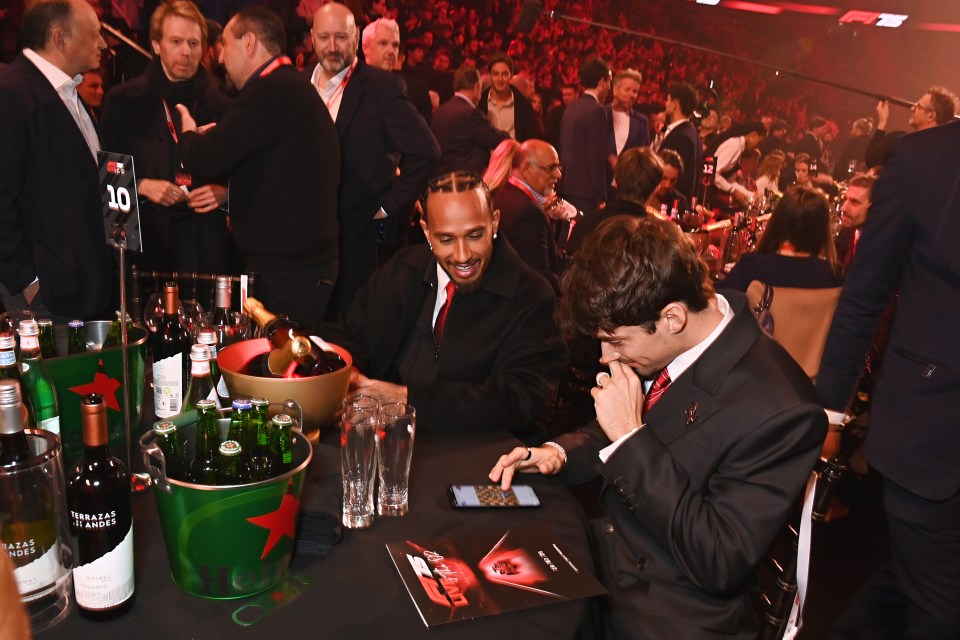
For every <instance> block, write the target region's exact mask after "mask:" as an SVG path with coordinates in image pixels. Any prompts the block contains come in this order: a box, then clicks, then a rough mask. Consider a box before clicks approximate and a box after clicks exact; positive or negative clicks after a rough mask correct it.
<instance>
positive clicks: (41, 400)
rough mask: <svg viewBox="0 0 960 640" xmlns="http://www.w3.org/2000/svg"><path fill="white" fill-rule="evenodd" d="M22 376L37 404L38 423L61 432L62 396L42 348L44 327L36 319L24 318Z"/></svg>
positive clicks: (34, 409)
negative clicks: (58, 393)
mask: <svg viewBox="0 0 960 640" xmlns="http://www.w3.org/2000/svg"><path fill="white" fill-rule="evenodd" d="M19 333H20V378H21V380H22V381H23V386H24V391H26V393H27V394H28V395H29V396H30V404H32V405H33V411H34V418H35V420H36V422H35V424H36V425H37V426H38V427H39V428H41V429H46V430H47V431H49V432H50V433H55V434H59V433H60V398H59V397H58V396H57V385H56V384H55V383H54V382H53V376H51V375H50V371H49V370H48V369H47V365H46V364H44V362H43V356H42V355H41V352H40V327H39V325H38V324H37V321H36V320H21V321H20V327H19Z"/></svg>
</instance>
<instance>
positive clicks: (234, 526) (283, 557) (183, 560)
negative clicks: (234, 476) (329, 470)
mask: <svg viewBox="0 0 960 640" xmlns="http://www.w3.org/2000/svg"><path fill="white" fill-rule="evenodd" d="M188 415H189V414H188ZM183 418H185V417H181V416H177V419H176V420H173V421H174V422H185V424H180V425H178V430H179V431H180V433H181V436H182V439H183V442H184V448H185V450H186V459H187V460H191V459H192V457H193V440H194V435H195V432H196V424H195V423H194V422H189V423H186V422H187V421H188V420H190V419H189V418H187V419H183ZM194 420H195V418H194ZM229 424H230V421H229V419H223V418H221V419H220V437H221V439H222V440H225V439H226V435H227V431H228V430H229ZM293 440H294V442H293V447H294V448H293V469H291V470H290V471H288V472H286V473H284V474H282V475H279V476H276V477H273V478H269V479H267V480H262V481H260V482H253V483H250V484H244V485H231V486H210V485H203V484H193V483H191V482H186V481H183V480H174V479H172V478H167V477H166V471H165V469H166V466H165V464H164V460H163V453H162V452H161V451H160V448H159V446H157V444H156V436H155V435H154V433H153V431H152V430H151V431H149V432H147V433H145V434H143V435H142V436H141V437H140V451H141V453H142V455H143V462H144V464H145V466H146V468H147V470H148V471H149V472H150V475H151V477H152V478H153V484H154V489H153V495H154V498H156V502H157V512H158V513H159V516H160V524H161V526H162V528H163V538H164V541H165V543H166V546H167V557H168V560H169V562H170V573H171V574H172V576H173V580H174V582H175V583H176V584H177V586H178V587H180V588H181V589H183V590H184V591H186V592H187V593H190V594H192V595H195V596H200V597H203V598H212V599H216V600H229V599H232V598H243V597H245V596H250V595H253V594H256V593H260V592H261V591H266V590H267V589H269V588H271V587H273V586H274V585H276V584H277V583H279V582H280V581H281V580H282V579H283V578H284V576H286V574H287V570H288V568H289V566H290V559H291V557H292V556H293V547H294V536H295V532H296V518H297V512H298V511H299V508H300V492H301V491H302V489H303V483H304V479H305V477H306V470H307V466H308V465H309V464H310V460H311V459H312V458H313V449H312V447H311V446H310V443H309V442H308V441H307V439H306V438H305V437H303V434H301V433H300V432H299V431H298V430H295V431H294V439H293Z"/></svg>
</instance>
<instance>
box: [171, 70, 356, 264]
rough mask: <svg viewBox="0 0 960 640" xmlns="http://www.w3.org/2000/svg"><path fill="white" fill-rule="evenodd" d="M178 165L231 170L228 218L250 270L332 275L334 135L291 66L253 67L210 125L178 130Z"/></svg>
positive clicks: (334, 252) (337, 160)
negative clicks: (265, 70) (310, 270)
mask: <svg viewBox="0 0 960 640" xmlns="http://www.w3.org/2000/svg"><path fill="white" fill-rule="evenodd" d="M180 157H181V158H182V159H183V163H184V166H185V167H186V168H187V169H188V170H190V171H192V172H198V173H206V174H213V175H218V174H221V175H229V176H230V221H231V224H232V227H233V236H234V239H235V240H236V242H237V247H238V248H239V249H240V251H241V252H242V253H243V257H244V259H245V260H246V262H247V266H248V268H250V269H254V270H261V269H277V268H289V267H297V266H306V265H310V266H314V267H321V268H322V269H323V273H324V274H326V275H325V279H327V278H329V279H330V280H331V281H332V280H333V279H334V278H335V277H336V273H337V215H336V212H337V185H338V183H339V180H340V154H339V140H338V138H337V132H336V129H335V128H334V126H333V121H332V120H331V119H330V114H329V113H328V112H327V109H326V107H325V106H324V104H323V100H321V99H320V96H319V95H317V91H316V89H314V88H313V86H311V85H310V83H307V82H304V81H303V78H301V77H300V73H299V72H298V71H297V70H296V69H294V68H293V67H292V66H282V67H279V68H278V69H276V70H275V71H274V72H273V73H270V74H269V75H267V76H265V77H259V71H255V72H254V73H253V74H252V76H251V77H250V79H248V80H247V83H246V84H245V85H244V87H243V90H242V91H241V92H240V95H239V96H238V97H237V100H236V101H235V102H234V103H233V105H232V106H231V107H230V109H229V110H228V111H227V113H226V114H225V115H224V116H223V118H222V119H221V120H220V122H219V123H218V124H217V126H216V127H214V128H213V129H210V130H209V131H207V132H206V133H204V134H202V135H200V134H198V133H196V132H189V133H184V134H183V135H182V136H180Z"/></svg>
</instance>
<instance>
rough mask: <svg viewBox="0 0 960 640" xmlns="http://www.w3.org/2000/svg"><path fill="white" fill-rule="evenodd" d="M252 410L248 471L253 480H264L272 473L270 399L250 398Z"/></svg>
mask: <svg viewBox="0 0 960 640" xmlns="http://www.w3.org/2000/svg"><path fill="white" fill-rule="evenodd" d="M250 403H251V404H252V405H253V412H252V413H251V417H250V433H251V435H252V436H253V443H252V448H251V450H250V456H249V460H250V473H251V477H252V479H253V480H266V479H267V478H269V477H271V476H272V475H273V457H272V456H271V455H270V426H271V422H270V421H269V420H268V419H267V409H268V407H269V405H270V401H269V400H267V399H266V398H253V399H251V400H250Z"/></svg>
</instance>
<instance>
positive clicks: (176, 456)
mask: <svg viewBox="0 0 960 640" xmlns="http://www.w3.org/2000/svg"><path fill="white" fill-rule="evenodd" d="M153 432H154V434H156V436H157V446H158V447H160V451H162V452H163V461H164V465H165V467H166V474H167V478H169V479H171V480H189V478H188V477H187V470H186V462H185V461H184V454H183V442H182V441H181V440H180V432H179V431H178V430H177V425H175V424H174V423H172V422H159V423H157V424H155V425H154V426H153Z"/></svg>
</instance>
